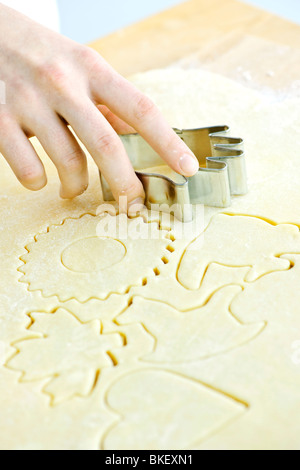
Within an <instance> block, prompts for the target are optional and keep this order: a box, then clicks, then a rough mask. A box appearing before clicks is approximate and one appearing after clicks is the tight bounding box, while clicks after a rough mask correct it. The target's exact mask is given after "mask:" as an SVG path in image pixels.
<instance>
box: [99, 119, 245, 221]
mask: <svg viewBox="0 0 300 470" xmlns="http://www.w3.org/2000/svg"><path fill="white" fill-rule="evenodd" d="M174 131H175V132H176V133H177V134H178V135H179V137H180V138H181V139H182V140H183V141H184V142H185V143H186V145H187V146H188V147H189V148H190V149H191V150H192V152H193V153H194V155H195V156H196V157H197V159H198V161H199V164H200V169H199V171H198V172H197V173H196V174H195V175H194V176H192V177H190V178H186V177H185V176H182V175H179V174H178V173H176V172H175V171H173V170H170V168H169V167H167V166H166V162H164V161H163V160H162V159H161V158H160V156H159V155H158V154H157V153H156V152H155V151H154V150H153V149H152V147H150V145H149V144H148V143H147V142H146V141H145V140H144V139H143V138H142V137H141V136H140V135H139V134H127V135H121V136H120V138H121V140H122V142H123V144H124V146H125V149H126V151H127V153H128V156H129V158H130V160H131V163H132V165H133V167H134V169H135V171H136V174H137V176H138V177H139V179H140V180H141V182H142V184H143V186H144V189H145V194H146V200H145V205H146V206H147V207H148V208H149V209H150V208H151V205H152V204H156V205H157V204H159V205H160V206H161V205H166V206H165V207H166V211H167V212H168V211H169V210H170V207H171V206H172V207H173V206H176V214H175V215H176V217H177V218H179V219H180V220H182V221H183V222H189V221H191V220H192V217H193V215H192V207H191V204H204V205H208V206H215V207H228V206H230V204H231V196H232V195H242V194H246V193H247V191H248V189H247V175H246V165H245V154H244V151H243V143H244V142H243V139H241V138H238V137H229V136H227V135H224V133H225V134H226V133H228V132H229V127H228V126H213V127H203V128H199V129H174ZM100 178H101V184H102V191H103V197H104V200H105V201H110V200H112V199H113V196H112V193H111V191H110V189H109V186H108V184H107V182H106V181H105V179H104V177H103V175H101V174H100ZM160 210H162V211H164V208H163V206H162V208H161V207H160Z"/></svg>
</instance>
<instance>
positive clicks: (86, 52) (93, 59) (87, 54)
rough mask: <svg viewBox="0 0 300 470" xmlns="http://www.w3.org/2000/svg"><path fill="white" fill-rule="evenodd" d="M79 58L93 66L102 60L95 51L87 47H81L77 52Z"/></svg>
mask: <svg viewBox="0 0 300 470" xmlns="http://www.w3.org/2000/svg"><path fill="white" fill-rule="evenodd" d="M76 55H77V58H78V59H80V60H82V61H83V62H84V63H86V64H87V65H91V66H93V65H94V64H95V63H97V62H98V61H99V59H100V55H99V54H98V52H96V51H95V50H93V49H91V48H90V47H87V46H79V47H77V50H76Z"/></svg>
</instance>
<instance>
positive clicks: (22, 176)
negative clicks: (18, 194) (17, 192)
mask: <svg viewBox="0 0 300 470" xmlns="http://www.w3.org/2000/svg"><path fill="white" fill-rule="evenodd" d="M43 177H44V173H43V171H42V170H41V169H39V168H37V167H35V166H29V165H25V166H22V167H20V168H19V172H18V178H19V180H20V181H21V182H22V183H23V184H25V185H29V186H31V185H33V184H35V183H38V182H39V181H41V180H43Z"/></svg>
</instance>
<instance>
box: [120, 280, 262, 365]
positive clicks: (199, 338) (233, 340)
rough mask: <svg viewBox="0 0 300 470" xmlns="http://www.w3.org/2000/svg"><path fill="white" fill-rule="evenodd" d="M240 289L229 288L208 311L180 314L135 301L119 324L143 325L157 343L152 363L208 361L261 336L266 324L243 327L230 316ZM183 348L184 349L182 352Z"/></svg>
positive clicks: (210, 303)
mask: <svg viewBox="0 0 300 470" xmlns="http://www.w3.org/2000/svg"><path fill="white" fill-rule="evenodd" d="M240 292H241V288H240V287H236V286H233V287H225V288H223V289H221V290H220V291H219V292H217V293H216V294H214V296H213V297H212V299H211V300H210V301H209V302H208V304H207V305H206V306H205V307H202V308H199V309H195V310H190V311H188V312H184V313H182V312H179V311H178V310H175V309H174V308H171V307H169V306H168V305H165V304H161V303H160V302H151V301H149V300H144V299H141V298H135V299H134V300H133V304H132V305H131V306H130V307H129V308H128V310H126V312H124V313H123V314H122V315H121V316H120V317H119V318H118V322H119V323H120V324H121V325H122V324H130V323H134V322H140V323H142V325H144V326H145V329H146V331H148V332H149V333H150V334H151V335H152V336H153V337H154V338H155V339H156V343H155V348H154V351H153V352H151V353H150V354H148V355H146V356H144V357H143V359H144V360H146V361H149V362H170V363H172V362H188V361H197V360H198V359H206V358H208V357H211V356H215V355H217V354H222V353H224V352H226V351H228V350H230V349H234V348H237V347H239V346H241V345H242V344H244V343H247V342H248V341H251V340H252V339H253V338H255V337H256V336H257V335H259V334H260V333H261V332H262V331H263V329H264V327H265V323H262V322H260V323H256V324H253V325H243V324H241V323H240V322H239V321H238V320H236V319H235V318H234V317H233V316H232V315H231V313H230V310H229V307H230V304H231V302H232V300H233V299H234V298H235V297H236V296H237V294H238V293H240ZM178 344H180V348H178Z"/></svg>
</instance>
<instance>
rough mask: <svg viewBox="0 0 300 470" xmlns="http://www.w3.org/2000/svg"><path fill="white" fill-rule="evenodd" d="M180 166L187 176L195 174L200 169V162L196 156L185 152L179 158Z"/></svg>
mask: <svg viewBox="0 0 300 470" xmlns="http://www.w3.org/2000/svg"><path fill="white" fill-rule="evenodd" d="M179 166H180V168H181V171H182V173H183V174H184V175H185V176H193V175H194V174H195V173H197V171H198V170H199V162H198V160H197V159H196V158H195V157H192V156H191V155H189V154H188V153H186V154H184V155H183V156H182V157H180V159H179Z"/></svg>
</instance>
